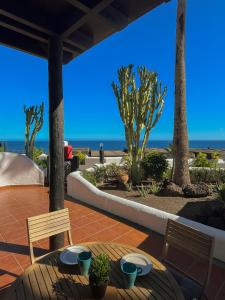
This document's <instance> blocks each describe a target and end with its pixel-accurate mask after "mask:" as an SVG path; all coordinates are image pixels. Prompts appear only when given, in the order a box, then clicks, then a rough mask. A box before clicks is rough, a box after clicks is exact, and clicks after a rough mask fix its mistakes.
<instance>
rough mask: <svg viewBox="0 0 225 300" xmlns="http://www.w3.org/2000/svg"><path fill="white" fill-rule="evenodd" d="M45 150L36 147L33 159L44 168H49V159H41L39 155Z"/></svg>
mask: <svg viewBox="0 0 225 300" xmlns="http://www.w3.org/2000/svg"><path fill="white" fill-rule="evenodd" d="M43 153H44V151H43V150H42V149H40V148H34V150H33V161H34V162H35V163H36V164H37V165H38V166H39V167H42V168H43V169H45V168H47V166H48V161H47V159H39V156H40V155H41V154H43Z"/></svg>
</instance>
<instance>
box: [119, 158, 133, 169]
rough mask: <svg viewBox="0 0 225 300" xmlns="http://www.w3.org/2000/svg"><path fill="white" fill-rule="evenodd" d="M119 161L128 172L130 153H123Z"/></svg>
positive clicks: (130, 163)
mask: <svg viewBox="0 0 225 300" xmlns="http://www.w3.org/2000/svg"><path fill="white" fill-rule="evenodd" d="M121 163H122V165H123V167H124V168H125V169H126V170H127V171H128V172H129V173H130V170H131V165H132V160H131V156H130V155H125V156H123V157H122V159H121Z"/></svg>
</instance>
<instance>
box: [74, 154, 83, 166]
mask: <svg viewBox="0 0 225 300" xmlns="http://www.w3.org/2000/svg"><path fill="white" fill-rule="evenodd" d="M73 155H74V156H78V157H79V162H80V165H85V157H86V156H85V153H83V152H80V151H78V152H73Z"/></svg>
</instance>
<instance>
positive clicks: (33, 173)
mask: <svg viewBox="0 0 225 300" xmlns="http://www.w3.org/2000/svg"><path fill="white" fill-rule="evenodd" d="M36 184H37V185H44V172H43V171H42V170H41V169H40V168H39V167H38V166H37V165H36V164H35V163H34V162H33V161H32V160H31V159H29V158H28V157H27V156H25V155H22V154H17V153H9V152H0V187H1V186H11V185H36Z"/></svg>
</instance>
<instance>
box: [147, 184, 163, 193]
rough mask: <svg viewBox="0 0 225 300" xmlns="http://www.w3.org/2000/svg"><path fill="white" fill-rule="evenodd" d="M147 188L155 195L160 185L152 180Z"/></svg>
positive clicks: (160, 187)
mask: <svg viewBox="0 0 225 300" xmlns="http://www.w3.org/2000/svg"><path fill="white" fill-rule="evenodd" d="M149 189H150V192H149V193H150V194H154V195H157V194H158V193H159V192H160V191H161V189H162V186H161V184H158V183H157V182H152V184H151V185H150V187H149Z"/></svg>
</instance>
